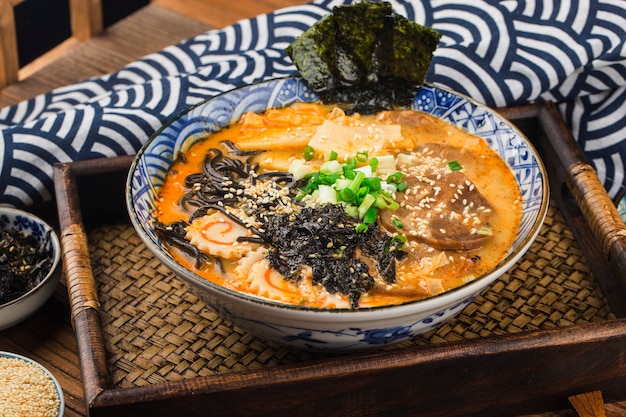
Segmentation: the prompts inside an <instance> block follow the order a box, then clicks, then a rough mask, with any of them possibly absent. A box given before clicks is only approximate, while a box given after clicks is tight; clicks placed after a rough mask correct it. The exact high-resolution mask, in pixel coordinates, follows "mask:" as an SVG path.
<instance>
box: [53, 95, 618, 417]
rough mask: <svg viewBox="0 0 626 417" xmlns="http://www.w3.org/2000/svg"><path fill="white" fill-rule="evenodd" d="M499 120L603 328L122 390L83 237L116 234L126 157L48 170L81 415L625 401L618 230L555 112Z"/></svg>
mask: <svg viewBox="0 0 626 417" xmlns="http://www.w3.org/2000/svg"><path fill="white" fill-rule="evenodd" d="M500 113H501V114H502V115H503V116H505V117H506V118H508V119H510V120H512V121H513V122H515V123H516V124H517V125H518V126H519V127H520V128H521V129H522V130H523V131H524V132H525V133H526V134H527V136H529V137H530V138H531V139H532V140H533V142H534V144H535V146H536V147H537V148H538V150H539V152H540V154H541V155H542V158H543V160H544V162H545V163H546V165H547V167H548V170H549V178H550V185H551V193H552V196H553V200H554V201H553V203H554V205H555V206H556V207H557V208H558V211H559V212H560V213H561V214H562V216H563V218H564V219H565V221H566V222H567V225H568V226H569V228H570V229H571V230H572V233H573V235H574V239H575V241H576V242H577V244H578V246H579V247H580V251H581V252H582V253H583V254H584V258H585V259H586V262H587V263H588V268H589V269H590V270H591V271H593V276H594V277H595V282H597V284H598V286H599V287H600V288H601V292H602V293H603V294H604V296H605V297H606V302H607V303H608V308H609V309H610V310H611V314H610V316H609V318H608V319H605V320H601V321H597V322H594V321H591V322H586V323H582V324H572V325H567V326H564V327H555V326H553V328H548V329H539V330H524V329H521V331H518V332H511V333H507V332H504V333H502V334H494V335H490V336H486V337H481V336H480V335H477V336H476V337H472V338H462V339H460V340H458V341H449V340H446V341H442V343H417V344H412V345H410V346H401V347H398V348H396V349H390V350H383V351H379V352H371V353H355V354H342V355H322V356H310V357H302V358H304V359H302V360H298V356H297V355H296V356H295V358H296V359H295V360H293V357H292V360H291V361H283V362H280V361H278V363H275V364H273V365H272V366H262V365H259V366H256V367H247V368H246V367H244V366H240V367H234V368H233V370H232V371H229V372H221V373H220V372H216V373H211V374H207V375H204V376H203V375H198V374H199V373H198V372H196V373H195V374H193V375H192V377H188V378H186V377H180V378H173V379H167V378H165V377H163V378H160V379H159V378H152V379H151V378H147V379H146V380H145V381H144V383H143V384H137V385H133V384H130V385H129V384H123V383H120V382H119V379H118V378H117V375H114V374H115V372H114V370H112V365H111V363H112V359H111V358H112V357H113V356H115V355H118V354H119V352H111V351H109V350H111V349H115V345H113V344H111V341H110V340H109V339H110V334H109V333H106V334H105V331H104V330H103V317H105V313H106V310H105V309H104V308H103V307H102V306H101V305H100V302H99V298H98V291H99V288H98V283H97V282H96V279H95V278H94V271H93V269H92V264H91V261H90V256H92V254H91V253H90V242H89V232H90V231H91V230H94V228H97V227H98V226H99V225H103V224H112V223H113V224H115V223H119V222H120V221H122V222H124V224H126V225H128V220H127V214H126V212H125V205H124V182H125V177H126V174H127V171H128V168H129V166H130V163H131V161H132V159H133V157H132V156H130V157H118V158H106V159H100V160H92V161H83V162H76V163H70V164H60V165H57V166H56V167H55V173H54V174H55V189H56V196H57V197H56V198H57V206H58V212H59V220H60V227H61V240H62V246H63V252H64V258H65V259H64V263H65V270H66V276H67V287H68V293H69V297H70V303H71V309H72V320H73V323H74V328H75V332H76V337H77V340H78V347H79V354H80V361H81V370H82V378H83V385H84V390H85V398H86V403H87V408H88V410H89V414H90V415H91V416H108V417H115V416H128V415H136V414H139V413H141V415H151V416H171V415H185V416H205V415H211V416H222V415H223V416H236V415H247V416H248V415H251V416H276V415H296V414H297V415H303V416H330V415H337V416H359V417H362V416H378V415H381V416H383V415H384V416H393V415H402V416H406V415H420V416H447V417H453V416H461V415H481V416H507V415H511V416H512V415H521V414H530V413H536V412H543V411H549V410H560V409H565V408H567V407H568V402H567V398H568V397H569V396H572V395H578V394H581V393H586V392H590V391H598V390H599V391H601V392H602V394H603V397H604V400H605V401H606V402H613V401H618V400H623V399H626V363H625V361H624V357H626V319H623V318H622V317H626V297H625V295H626V226H624V223H623V222H622V221H621V219H620V218H619V215H618V214H617V211H616V210H615V207H614V206H613V204H612V202H611V200H610V198H609V197H608V195H607V194H606V192H605V191H604V189H603V188H602V186H601V184H600V183H599V181H598V179H597V177H596V175H595V173H594V171H593V169H592V168H591V167H590V166H589V165H588V164H587V163H586V162H585V161H584V157H583V155H582V154H581V152H580V150H579V149H578V147H577V145H576V144H575V142H574V140H573V139H572V137H571V135H570V134H569V133H568V131H567V129H566V128H565V126H564V124H563V122H562V120H561V118H560V116H559V114H558V111H557V109H556V108H555V106H554V105H552V104H551V103H544V104H537V105H529V106H523V107H516V108H507V109H501V111H500ZM521 262H523V260H522V261H521ZM547 267H549V265H548V266H547ZM538 274H539V275H541V271H538ZM116 290H117V291H118V292H122V296H123V291H124V289H123V288H117V289H116ZM122 298H123V297H122ZM113 324H115V323H113ZM106 325H107V326H109V328H110V326H111V323H106ZM231 330H232V329H230V330H229V331H231ZM182 331H183V330H181V332H182ZM184 331H189V332H193V331H195V330H194V328H188V329H185V330H184ZM166 336H167V335H166ZM172 345H173V346H174V348H175V343H174V342H172ZM152 348H153V350H166V349H170V348H172V347H171V346H153V347H152ZM285 355H287V356H288V355H289V353H285ZM118 359H119V358H118ZM127 360H128V361H129V362H132V360H133V358H128V359H127Z"/></svg>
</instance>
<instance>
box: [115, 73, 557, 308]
mask: <svg viewBox="0 0 626 417" xmlns="http://www.w3.org/2000/svg"><path fill="white" fill-rule="evenodd" d="M288 79H300V80H303V78H302V77H300V76H286V77H277V78H270V79H264V80H261V81H257V82H254V83H250V84H245V85H242V86H239V87H235V88H232V89H230V90H227V91H224V92H221V93H219V94H216V95H215V96H211V97H207V98H205V99H203V100H202V101H200V102H198V103H196V104H193V105H191V106H189V107H187V108H186V109H184V110H182V111H181V112H179V113H178V114H177V115H175V116H173V117H172V118H170V119H169V120H167V121H166V122H164V123H163V125H162V126H161V127H160V128H159V129H157V130H156V131H155V132H154V133H153V134H152V135H151V136H150V137H149V138H148V139H147V141H146V142H145V143H144V144H143V145H142V146H141V148H140V149H139V151H138V152H137V154H136V155H135V157H134V158H133V161H132V163H131V166H130V168H129V170H128V175H127V177H126V184H125V198H126V206H127V210H128V213H129V217H130V220H131V223H132V224H133V226H134V228H135V230H136V231H137V234H138V235H139V237H140V239H141V240H142V241H143V242H144V243H145V244H146V246H147V247H148V249H149V250H150V251H151V252H152V253H153V254H154V255H155V256H156V257H157V258H158V259H159V260H160V261H161V262H163V263H164V264H165V265H166V266H168V268H169V269H170V270H173V271H174V272H175V274H176V275H178V276H179V277H180V276H188V277H190V278H193V280H194V281H195V282H196V283H198V284H200V285H201V286H202V287H206V288H207V289H208V290H210V291H217V292H219V293H223V294H225V295H227V296H229V297H233V298H235V299H237V300H239V301H243V302H252V303H253V304H255V305H259V306H262V307H267V308H270V309H279V310H289V311H290V312H292V313H299V314H311V313H316V314H320V315H323V314H330V315H337V314H344V315H352V314H358V315H359V316H362V315H364V314H368V313H370V314H374V313H378V312H384V311H388V310H390V309H394V310H395V309H398V308H406V307H409V308H410V307H413V308H419V309H422V308H425V309H428V308H441V307H443V306H444V305H449V304H452V303H454V302H458V301H461V300H463V299H465V298H467V297H468V296H470V295H472V294H474V293H476V290H475V289H474V287H479V288H480V287H482V284H483V283H484V282H485V281H487V283H486V285H485V286H487V285H489V284H490V282H491V281H494V280H495V279H497V278H498V277H499V276H497V277H496V276H494V273H495V272H496V271H499V270H502V271H506V270H507V269H509V268H510V267H511V266H512V265H514V264H515V262H517V261H518V260H519V259H520V258H521V257H522V256H523V255H524V253H525V252H526V251H527V250H528V248H529V247H530V246H531V244H532V243H533V242H534V241H535V239H536V237H537V235H538V234H539V231H540V230H541V227H542V226H543V223H544V220H545V217H546V215H547V212H548V207H549V203H550V184H549V180H548V175H547V169H546V167H545V164H544V163H543V161H542V159H541V156H540V155H539V152H538V151H537V148H536V147H535V146H534V144H533V143H532V142H531V140H530V139H529V138H528V137H527V136H526V135H525V134H524V133H523V132H522V131H521V130H520V129H519V128H518V127H517V126H516V125H514V124H513V123H512V122H511V121H509V120H508V119H507V118H505V117H504V116H502V115H501V114H500V113H499V112H498V111H497V110H495V109H493V108H491V107H489V106H487V105H485V104H482V103H480V102H479V101H477V100H475V99H473V98H471V97H469V96H467V95H465V94H463V93H459V92H456V91H454V90H452V89H450V88H448V87H446V86H442V85H440V84H438V83H429V82H425V83H423V85H424V86H427V87H431V88H435V89H438V90H441V91H444V92H447V93H450V94H452V95H454V96H457V97H459V98H462V99H464V100H466V101H468V102H469V103H470V104H472V105H474V106H476V107H480V108H483V109H485V110H486V111H487V112H489V113H491V114H493V115H494V116H496V117H497V118H499V119H500V120H501V121H503V122H505V123H506V124H507V125H508V127H510V128H511V130H513V131H514V132H515V133H516V134H517V135H518V136H519V137H520V138H522V139H523V141H524V143H525V145H526V146H527V147H528V148H529V149H530V150H531V151H532V152H533V156H534V159H535V161H536V163H537V166H538V169H539V172H540V173H541V178H542V183H543V184H542V185H543V186H542V196H541V205H540V207H539V211H538V215H537V217H536V219H535V221H534V222H533V224H532V227H531V228H530V230H529V232H528V234H527V235H526V236H525V237H524V239H523V240H522V241H521V242H520V245H519V246H518V248H517V249H516V250H515V251H510V252H508V253H507V254H506V255H505V256H504V257H503V258H502V259H501V260H500V261H499V262H498V263H497V264H496V265H494V266H493V267H492V268H491V269H489V270H488V271H486V272H484V273H483V274H481V275H480V276H479V277H476V278H475V279H473V280H471V281H469V282H466V283H464V284H461V285H459V286H457V287H455V288H453V289H451V290H448V291H445V292H443V293H438V294H434V295H431V296H428V297H425V298H420V299H417V300H409V301H405V302H403V303H398V304H390V305H380V306H372V307H359V308H358V309H351V308H334V309H328V308H319V307H309V306H300V305H294V304H287V303H282V302H279V301H273V300H268V299H264V298H261V297H256V296H253V295H250V294H246V293H242V292H238V291H235V290H231V289H228V288H226V287H223V286H220V285H218V284H216V283H214V282H212V281H209V280H207V279H204V278H202V277H201V276H199V275H198V274H196V273H194V272H193V271H191V270H189V269H187V268H185V267H183V266H182V265H180V264H179V263H178V262H176V261H175V260H174V259H173V258H170V257H168V256H166V255H165V254H164V253H162V252H161V250H159V248H158V246H157V245H156V244H155V243H154V242H153V241H152V239H151V238H150V237H149V236H147V234H146V233H145V229H144V225H143V224H142V223H140V222H139V221H138V220H137V218H136V216H135V215H134V202H133V200H132V198H131V192H130V190H131V189H132V180H133V176H134V173H135V171H136V169H137V166H138V163H139V160H140V159H141V158H142V156H143V155H144V154H145V152H146V150H147V148H148V147H149V146H150V145H151V143H152V142H153V141H155V140H156V139H157V138H158V137H159V135H160V134H161V133H162V132H163V131H164V130H165V129H167V128H168V127H169V126H170V125H171V124H172V123H174V122H175V121H176V120H178V119H179V118H181V117H182V116H184V115H185V114H187V113H189V112H191V111H193V110H194V109H196V108H198V107H200V106H203V105H205V104H206V103H207V102H209V101H211V100H215V99H219V98H220V97H222V96H224V95H227V94H230V93H232V92H234V91H237V90H241V89H246V88H254V87H255V86H258V85H261V84H266V83H271V82H280V81H285V80H288ZM420 87H421V86H420ZM435 117H437V116H435ZM459 128H461V129H463V130H465V129H464V128H463V127H461V126H459ZM477 136H479V135H477ZM503 159H504V158H503ZM504 162H505V163H506V164H507V166H508V165H509V164H508V162H507V161H506V160H505V161H504ZM180 279H182V280H183V281H187V280H186V279H183V278H180ZM443 297H446V298H445V299H446V300H447V301H448V302H446V303H445V304H444V305H439V304H440V303H441V300H442V299H443Z"/></svg>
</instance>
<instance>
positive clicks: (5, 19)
mask: <svg viewBox="0 0 626 417" xmlns="http://www.w3.org/2000/svg"><path fill="white" fill-rule="evenodd" d="M13 6H14V2H13V1H11V0H0V89H2V88H4V87H6V86H7V85H9V84H12V83H14V82H16V81H17V80H18V71H19V68H20V65H19V59H18V55H17V35H16V33H15V15H14V13H13Z"/></svg>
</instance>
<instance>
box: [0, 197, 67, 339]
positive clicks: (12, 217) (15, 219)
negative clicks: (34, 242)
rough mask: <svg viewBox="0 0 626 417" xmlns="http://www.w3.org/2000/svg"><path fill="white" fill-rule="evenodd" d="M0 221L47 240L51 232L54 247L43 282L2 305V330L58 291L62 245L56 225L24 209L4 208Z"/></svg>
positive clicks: (51, 245)
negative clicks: (51, 225)
mask: <svg viewBox="0 0 626 417" xmlns="http://www.w3.org/2000/svg"><path fill="white" fill-rule="evenodd" d="M0 221H2V222H4V223H5V224H6V225H7V226H8V227H10V228H13V229H15V230H18V231H22V232H23V233H24V234H25V235H33V236H35V237H37V239H38V240H39V241H40V242H44V241H45V239H46V235H47V234H48V233H49V234H50V239H49V241H48V243H47V245H48V246H47V248H52V256H53V260H52V265H51V267H50V271H48V274H47V275H46V276H45V278H44V279H43V280H41V282H40V283H39V284H38V285H37V286H36V287H34V288H33V289H31V290H30V291H28V292H27V293H25V294H23V295H22V296H20V297H18V298H16V299H14V300H11V301H9V302H6V303H4V304H0V330H4V329H6V328H9V327H11V326H14V325H16V324H17V323H19V322H21V321H22V320H25V319H26V318H28V317H30V316H31V315H32V314H34V313H35V311H37V310H38V309H39V308H40V307H41V306H42V305H43V304H44V303H45V302H46V301H47V300H48V299H49V298H50V296H52V294H53V293H54V291H55V289H56V287H57V285H58V283H59V279H60V277H61V269H62V267H61V245H60V243H59V238H58V236H57V234H56V233H55V232H54V230H53V229H52V227H50V225H48V224H47V223H46V222H44V221H43V220H41V219H40V218H39V217H37V216H35V215H33V214H31V213H28V212H26V211H23V210H19V209H15V208H11V207H1V206H0Z"/></svg>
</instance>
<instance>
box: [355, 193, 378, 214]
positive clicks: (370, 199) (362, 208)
mask: <svg viewBox="0 0 626 417" xmlns="http://www.w3.org/2000/svg"><path fill="white" fill-rule="evenodd" d="M375 202H376V197H374V196H373V195H371V194H367V195H366V196H365V197H364V198H363V202H362V203H361V204H360V205H359V218H361V219H362V218H364V217H365V213H367V211H368V210H369V209H370V208H371V207H372V205H373V204H374V203H375Z"/></svg>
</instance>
